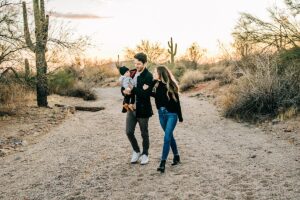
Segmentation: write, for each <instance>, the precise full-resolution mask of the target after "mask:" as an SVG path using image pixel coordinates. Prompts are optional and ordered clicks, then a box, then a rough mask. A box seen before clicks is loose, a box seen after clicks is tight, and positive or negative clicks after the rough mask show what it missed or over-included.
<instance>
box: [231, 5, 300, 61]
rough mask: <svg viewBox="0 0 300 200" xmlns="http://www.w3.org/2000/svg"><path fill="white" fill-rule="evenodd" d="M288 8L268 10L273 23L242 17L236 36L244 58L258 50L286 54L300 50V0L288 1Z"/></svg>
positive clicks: (248, 15)
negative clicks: (289, 51) (253, 50)
mask: <svg viewBox="0 0 300 200" xmlns="http://www.w3.org/2000/svg"><path fill="white" fill-rule="evenodd" d="M284 3H285V6H286V8H284V9H279V8H277V7H273V8H270V9H268V12H269V14H270V20H269V21H264V20H261V19H259V18H257V17H255V16H253V15H251V14H249V13H242V14H241V17H240V20H239V23H238V24H237V25H236V27H235V30H234V32H233V34H232V35H233V37H234V39H235V44H236V46H237V47H238V48H240V49H239V51H240V54H241V57H244V56H247V54H248V53H249V50H250V49H251V48H252V47H253V46H255V47H256V48H259V49H260V50H261V51H265V50H270V49H271V50H275V51H278V52H280V51H282V50H287V49H291V48H299V46H300V21H299V17H300V15H299V14H300V0H284Z"/></svg>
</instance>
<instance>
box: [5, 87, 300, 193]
mask: <svg viewBox="0 0 300 200" xmlns="http://www.w3.org/2000/svg"><path fill="white" fill-rule="evenodd" d="M97 93H98V94H99V97H100V98H99V101H96V102H93V103H88V105H91V106H96V105H98V106H105V107H106V110H104V111H101V112H96V113H91V112H77V113H76V114H75V115H74V116H73V117H72V118H70V119H68V120H66V121H65V122H63V123H62V124H61V125H59V126H58V127H55V128H54V129H52V130H51V131H50V133H48V134H46V135H44V136H42V137H41V139H40V141H39V142H38V143H36V144H33V145H29V146H27V147H26V148H25V149H24V152H19V153H16V154H13V155H9V156H6V157H3V158H0V180H1V181H0V199H300V149H299V147H297V146H294V145H291V144H289V143H288V142H287V141H285V140H280V139H278V138H276V137H274V136H272V135H271V134H266V133H264V132H263V131H261V130H260V129H258V128H256V127H255V126H252V125H248V124H241V123H236V122H234V121H232V120H229V119H224V118H222V117H221V116H220V115H219V113H218V112H217V110H216V108H215V107H214V106H213V105H212V104H211V103H209V102H208V101H207V100H205V99H203V100H198V99H195V98H191V97H188V96H187V95H184V96H183V97H182V107H183V114H184V123H183V124H179V125H178V126H177V128H176V131H175V137H176V139H177V143H178V146H179V151H180V153H181V157H182V164H181V165H179V166H176V167H171V166H170V162H171V159H172V157H173V156H172V155H171V154H170V157H169V158H170V159H169V161H168V163H167V169H166V173H165V174H159V173H158V172H157V171H156V167H157V166H158V163H159V157H160V154H161V149H162V141H163V132H162V130H161V128H160V126H159V123H158V116H157V114H156V113H155V115H154V116H153V117H152V118H151V119H150V124H149V127H150V163H149V164H148V165H146V166H141V165H139V164H136V165H131V164H130V163H129V160H130V156H131V148H130V145H129V141H128V140H127V137H126V135H125V132H124V127H125V115H124V114H122V113H121V112H120V106H121V102H122V101H121V97H120V93H119V89H118V88H103V89H97ZM136 130H137V132H136V135H137V136H138V141H139V144H141V138H140V131H139V128H138V126H137V129H136Z"/></svg>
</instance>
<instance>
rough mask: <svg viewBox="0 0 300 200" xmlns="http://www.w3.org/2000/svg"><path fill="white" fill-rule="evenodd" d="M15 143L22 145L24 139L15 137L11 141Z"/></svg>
mask: <svg viewBox="0 0 300 200" xmlns="http://www.w3.org/2000/svg"><path fill="white" fill-rule="evenodd" d="M11 142H12V143H13V144H14V145H22V140H20V139H17V138H13V139H12V141H11Z"/></svg>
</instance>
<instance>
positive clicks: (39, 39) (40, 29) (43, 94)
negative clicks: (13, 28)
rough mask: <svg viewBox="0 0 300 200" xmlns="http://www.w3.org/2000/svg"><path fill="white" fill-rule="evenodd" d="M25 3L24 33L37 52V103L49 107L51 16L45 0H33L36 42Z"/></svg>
mask: <svg viewBox="0 0 300 200" xmlns="http://www.w3.org/2000/svg"><path fill="white" fill-rule="evenodd" d="M22 5H23V20H24V35H25V40H26V44H27V46H28V48H29V49H30V50H31V51H32V52H34V53H35V60H36V72H37V83H36V90H37V104H38V106H39V107H47V106H48V102H47V95H48V84H47V61H46V45H47V40H48V27H49V16H48V15H45V2H44V0H33V13H34V22H35V43H33V42H32V40H31V36H30V32H29V27H28V18H27V9H26V3H25V2H22Z"/></svg>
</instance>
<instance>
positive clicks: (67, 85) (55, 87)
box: [48, 67, 77, 95]
mask: <svg viewBox="0 0 300 200" xmlns="http://www.w3.org/2000/svg"><path fill="white" fill-rule="evenodd" d="M76 78H77V75H76V72H75V70H74V69H72V68H70V67H68V68H61V69H59V70H58V71H56V72H55V73H53V74H51V75H50V76H49V77H48V87H49V92H50V93H55V94H59V95H66V94H67V92H68V91H69V90H70V89H71V88H72V87H73V86H74V84H75V82H76Z"/></svg>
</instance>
